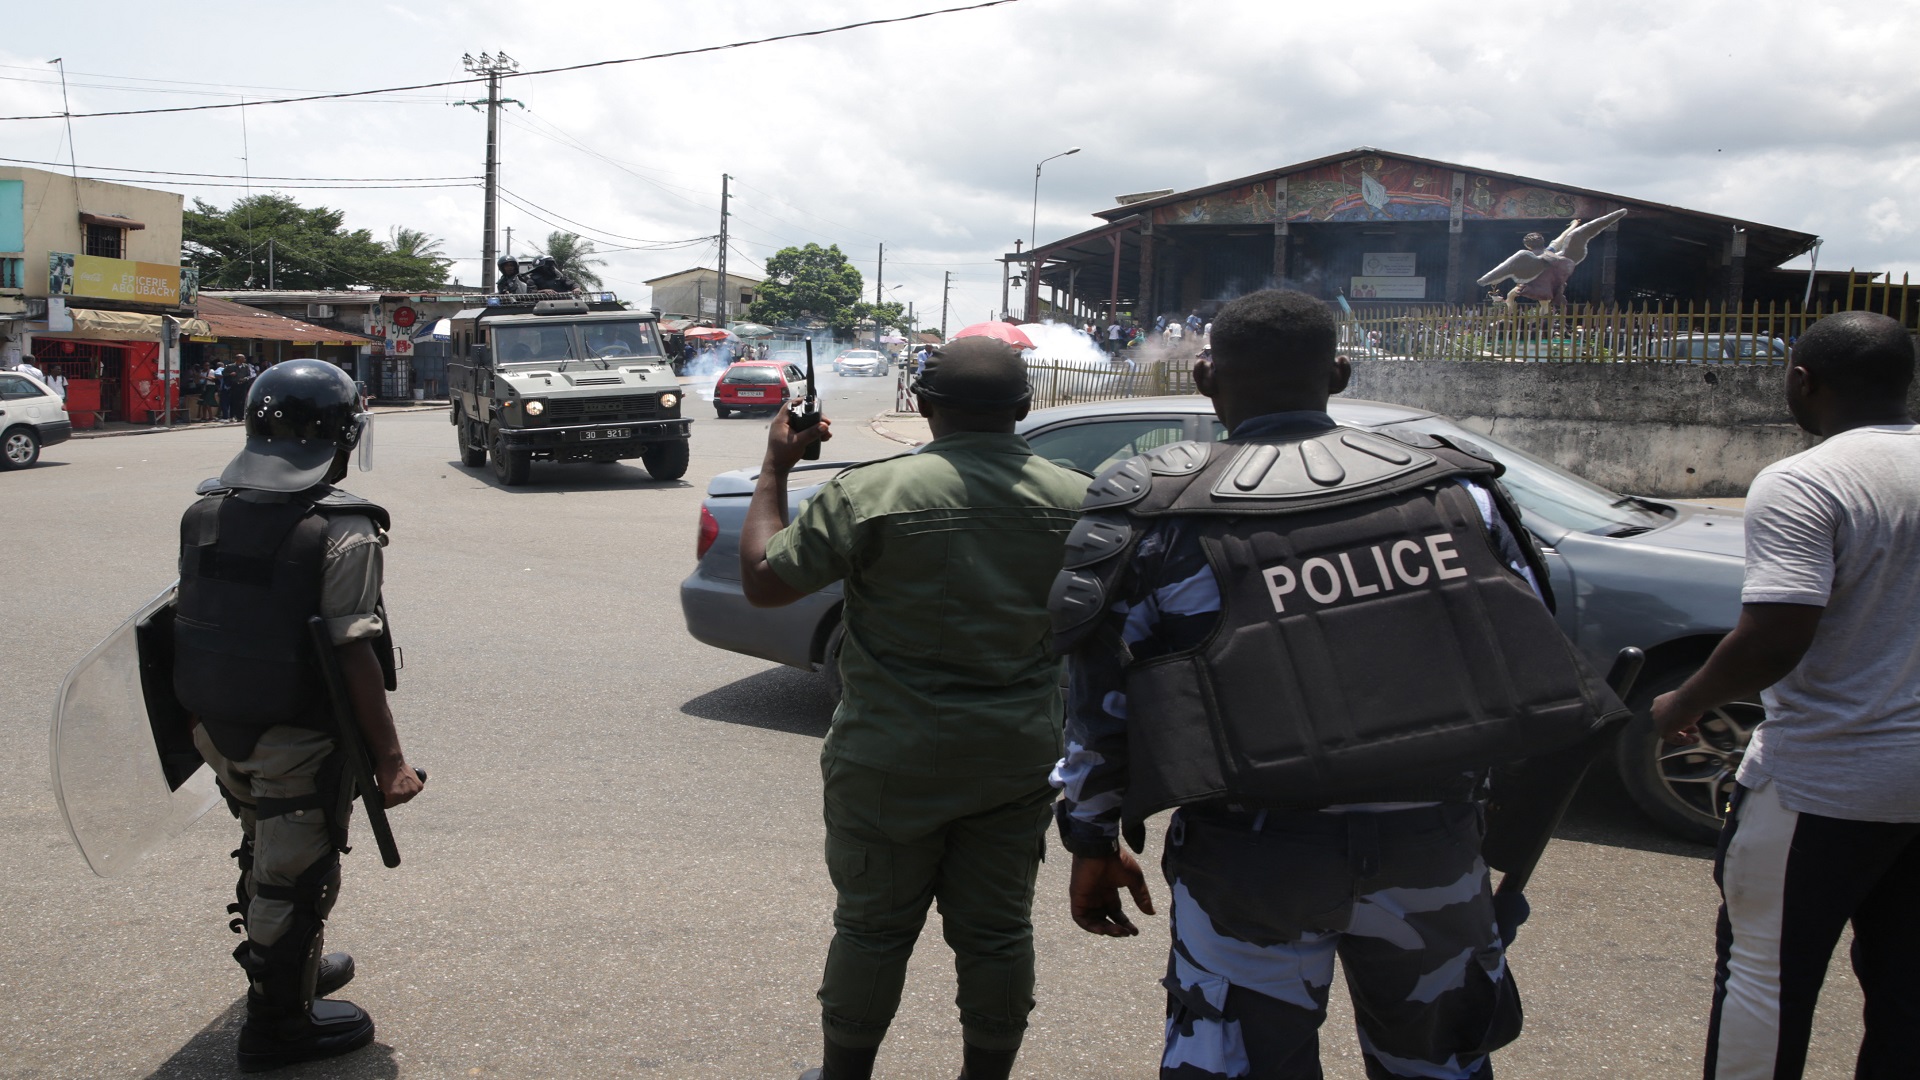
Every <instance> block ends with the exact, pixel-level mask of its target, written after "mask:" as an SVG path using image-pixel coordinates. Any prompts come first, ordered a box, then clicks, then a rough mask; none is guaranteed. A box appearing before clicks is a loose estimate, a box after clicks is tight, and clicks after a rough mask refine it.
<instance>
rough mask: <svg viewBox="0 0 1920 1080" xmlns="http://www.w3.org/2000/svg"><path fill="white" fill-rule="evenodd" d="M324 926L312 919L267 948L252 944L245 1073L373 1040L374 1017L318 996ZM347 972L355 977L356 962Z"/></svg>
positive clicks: (243, 1039) (243, 1040)
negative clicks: (251, 981) (322, 927)
mask: <svg viewBox="0 0 1920 1080" xmlns="http://www.w3.org/2000/svg"><path fill="white" fill-rule="evenodd" d="M320 942H321V928H320V924H319V920H317V919H316V920H313V921H311V922H309V923H306V924H305V925H303V926H300V927H298V928H296V929H295V930H294V931H291V932H289V933H288V934H287V935H286V936H285V937H283V938H281V939H280V940H279V941H276V942H274V943H273V944H272V945H270V946H267V947H265V948H261V947H259V946H251V945H250V947H249V948H248V949H247V952H246V954H245V958H244V959H243V960H242V961H241V963H242V965H243V966H245V967H246V969H247V972H248V974H249V975H251V976H252V977H253V983H252V985H251V986H249V987H248V988H247V1022H246V1023H245V1024H244V1025H242V1026H241V1028H240V1046H239V1063H240V1071H241V1072H249V1073H251V1072H265V1071H266V1070H268V1069H277V1068H279V1067H281V1066H282V1065H292V1064H294V1063H295V1062H299V1061H315V1060H318V1059H320V1058H330V1057H335V1056H338V1055H340V1054H346V1053H350V1052H352V1051H354V1050H358V1049H360V1048H361V1047H363V1046H365V1045H367V1044H368V1043H370V1042H372V1041H373V1018H372V1017H370V1016H368V1015H367V1014H366V1011H365V1010H363V1009H361V1008H360V1007H359V1006H357V1005H355V1004H353V1003H352V1002H350V1001H329V1000H327V999H325V998H319V997H316V996H315V990H316V989H317V987H316V983H317V981H318V979H319V975H320ZM347 974H348V977H349V978H350V977H351V976H352V966H351V963H349V964H348V965H347Z"/></svg>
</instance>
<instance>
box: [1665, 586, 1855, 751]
mask: <svg viewBox="0 0 1920 1080" xmlns="http://www.w3.org/2000/svg"><path fill="white" fill-rule="evenodd" d="M1825 610H1826V609H1825V608H1821V607H1815V606H1813V605H1811V604H1745V605H1742V606H1741V608H1740V621H1739V622H1738V623H1737V624H1735V626H1734V628H1733V632H1732V633H1730V634H1728V635H1727V636H1726V637H1724V638H1722V639H1721V640H1720V645H1719V647H1718V648H1716V649H1714V650H1713V655H1712V656H1710V657H1708V658H1707V662H1706V664H1704V665H1702V667H1701V668H1700V670H1699V671H1696V672H1694V673H1693V677H1692V678H1690V679H1688V680H1687V681H1686V682H1685V683H1683V684H1682V685H1681V687H1680V689H1678V690H1675V691H1673V692H1672V693H1669V694H1661V695H1660V696H1659V697H1657V698H1655V699H1654V701H1653V726H1654V730H1656V731H1658V732H1659V733H1660V734H1661V735H1662V736H1663V737H1664V738H1666V739H1668V740H1669V741H1684V740H1686V739H1690V738H1693V737H1694V734H1695V731H1694V725H1695V724H1697V723H1698V722H1699V720H1700V716H1701V714H1703V713H1705V712H1706V711H1707V710H1708V709H1711V708H1714V707H1716V706H1719V705H1724V704H1726V703H1727V702H1729V701H1737V700H1739V699H1741V698H1745V697H1750V696H1752V695H1754V694H1757V693H1759V692H1760V691H1762V690H1765V689H1766V688H1767V687H1769V686H1772V685H1773V684H1774V683H1777V682H1779V681H1780V680H1781V679H1784V678H1786V677H1787V674H1788V673H1789V672H1791V671H1792V670H1793V669H1794V668H1796V667H1798V666H1799V664H1800V659H1801V657H1804V656H1805V655H1806V654H1807V649H1808V648H1809V647H1811V646H1812V645H1813V635H1814V633H1815V631H1817V630H1819V628H1820V615H1821V613H1822V612H1824V611H1825Z"/></svg>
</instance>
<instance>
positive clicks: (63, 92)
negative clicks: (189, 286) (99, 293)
mask: <svg viewBox="0 0 1920 1080" xmlns="http://www.w3.org/2000/svg"><path fill="white" fill-rule="evenodd" d="M47 63H49V64H53V65H55V66H56V67H58V68H59V69H60V115H61V116H64V117H66V120H67V165H68V166H69V167H70V168H72V169H73V178H74V179H75V180H79V179H80V159H79V158H77V157H74V156H73V106H72V105H69V104H68V103H67V60H66V57H64V56H56V57H54V58H53V59H51V60H49V61H47ZM74 187H75V189H76V190H78V188H79V185H78V184H75V185H74ZM123 254H124V253H123Z"/></svg>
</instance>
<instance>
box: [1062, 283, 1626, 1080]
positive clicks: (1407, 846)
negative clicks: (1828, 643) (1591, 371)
mask: <svg viewBox="0 0 1920 1080" xmlns="http://www.w3.org/2000/svg"><path fill="white" fill-rule="evenodd" d="M1337 343H1338V328H1337V325H1336V324H1335V322H1334V319H1333V317H1332V315H1331V314H1330V313H1329V312H1328V310H1327V307H1326V305H1325V304H1323V303H1321V302H1320V301H1318V300H1315V299H1313V298H1311V297H1308V296H1305V295H1303V294H1301V293H1297V292H1289V291H1278V290H1273V291H1266V292H1259V293H1254V294H1252V295H1250V296H1246V297H1242V298H1241V299H1239V300H1236V301H1234V302H1233V303H1231V304H1229V305H1227V307H1226V308H1225V309H1224V310H1222V311H1221V312H1220V314H1219V316H1218V318H1216V319H1215V320H1214V326H1213V356H1212V358H1211V359H1210V360H1209V359H1201V360H1200V361H1199V362H1198V363H1196V364H1195V367H1194V378H1195V382H1196V383H1197V385H1198V387H1199V389H1200V391H1201V392H1202V393H1204V394H1206V395H1207V396H1209V397H1211V398H1212V399H1213V401H1214V405H1215V408H1216V409H1217V411H1218V414H1219V417H1220V419H1221V421H1222V422H1224V423H1225V425H1226V427H1227V429H1228V431H1229V432H1230V437H1229V438H1228V439H1227V441H1225V442H1220V443H1179V444H1175V445H1172V446H1169V447H1166V448H1163V449H1161V450H1159V451H1155V452H1153V453H1149V454H1147V455H1144V456H1142V457H1137V458H1134V459H1132V460H1130V461H1127V462H1123V463H1121V464H1119V465H1117V466H1115V467H1113V468H1112V469H1110V470H1108V471H1107V472H1106V473H1105V474H1103V475H1102V476H1101V477H1099V478H1098V479H1096V480H1095V481H1094V483H1093V485H1092V486H1091V487H1090V488H1089V490H1088V496H1087V502H1086V505H1085V508H1084V516H1083V518H1082V521H1081V523H1080V524H1079V526H1077V527H1076V529H1075V531H1074V533H1073V535H1072V538H1071V539H1069V541H1068V558H1067V569H1066V570H1065V571H1064V572H1063V573H1062V574H1061V577H1060V579H1059V581H1058V582H1057V583H1056V585H1055V589H1054V595H1053V603H1052V606H1053V609H1054V616H1055V628H1056V632H1057V638H1056V648H1057V649H1058V650H1060V651H1062V652H1070V653H1071V689H1070V691H1069V696H1068V706H1067V732H1066V737H1067V749H1066V755H1065V757H1064V758H1063V759H1062V760H1061V762H1060V764H1059V766H1058V768H1057V769H1056V772H1055V775H1054V780H1055V783H1056V784H1057V785H1058V786H1060V787H1061V788H1062V789H1063V791H1064V794H1065V798H1064V799H1063V800H1062V801H1061V802H1060V803H1059V804H1058V811H1059V823H1060V835H1061V839H1062V841H1063V842H1064V844H1065V846H1066V847H1067V849H1068V850H1069V851H1070V852H1072V854H1073V857H1074V858H1073V871H1072V884H1071V905H1072V913H1073V918H1074V921H1075V922H1077V923H1078V924H1079V925H1080V926H1081V927H1082V928H1083V929H1086V930H1088V931H1089V932H1092V933H1096V934H1107V935H1115V936H1121V935H1130V934H1136V933H1138V930H1137V929H1136V928H1135V927H1134V925H1133V923H1132V922H1131V921H1130V919H1129V918H1128V916H1127V915H1126V914H1125V913H1124V912H1123V910H1122V908H1121V903H1120V897H1119V891H1120V890H1121V889H1123V888H1124V889H1127V890H1129V891H1130V892H1131V893H1132V895H1133V900H1134V903H1135V904H1136V905H1137V906H1138V907H1139V908H1140V909H1141V910H1142V911H1145V912H1147V913H1149V914H1151V913H1152V912H1153V901H1152V897H1151V896H1150V895H1149V893H1148V890H1147V885H1146V881H1145V878H1144V876H1143V875H1142V874H1141V871H1140V868H1139V866H1138V864H1137V863H1136V862H1135V861H1134V859H1133V856H1132V855H1131V854H1129V853H1128V851H1127V850H1126V848H1123V847H1121V846H1120V844H1119V843H1118V841H1119V839H1120V838H1121V837H1125V838H1126V840H1127V841H1128V845H1129V846H1130V847H1131V848H1132V849H1133V850H1134V851H1138V850H1140V847H1141V844H1142V841H1143V839H1144V828H1143V823H1144V821H1145V819H1146V818H1147V817H1148V816H1150V815H1152V814H1154V813H1156V812H1158V811H1160V810H1164V809H1168V808H1170V807H1177V808H1178V809H1177V810H1176V812H1175V813H1174V815H1173V818H1172V821H1171V823H1170V826H1169V829H1168V834H1167V844H1166V854H1165V859H1164V863H1163V870H1164V873H1165V877H1166V880H1167V883H1168V886H1169V888H1170V889H1171V892H1172V905H1171V907H1172V911H1171V922H1172V930H1173V948H1172V950H1171V953H1170V955H1169V960H1168V972H1167V977H1166V979H1165V980H1164V985H1165V986H1166V987H1167V1015H1168V1023H1167V1029H1166V1045H1165V1053H1164V1056H1163V1057H1162V1061H1161V1076H1162V1077H1164V1078H1169V1080H1189V1078H1195V1080H1197V1078H1203V1077H1207V1078H1211V1077H1254V1078H1288V1080H1292V1078H1310V1077H1311V1078H1317V1077H1319V1076H1320V1075H1321V1072H1320V1063H1319V1049H1318V1029H1319V1027H1320V1024H1321V1022H1322V1021H1323V1020H1324V1019H1325V1017H1326V1006H1327V993H1328V989H1329V984H1330V983H1331V980H1332V976H1333V969H1334V959H1335V957H1336V956H1337V957H1338V958H1339V959H1340V960H1341V962H1342V965H1343V967H1344V969H1345V971H1346V977H1347V986H1348V991H1349V993H1350V994H1351V996H1352V998H1353V1004H1354V1013H1355V1016H1356V1019H1357V1022H1358V1027H1359V1033H1360V1043H1361V1050H1362V1053H1363V1055H1364V1057H1365V1059H1366V1068H1367V1075H1368V1077H1370V1078H1373V1080H1379V1078H1383V1077H1421V1078H1425V1080H1467V1078H1474V1080H1483V1078H1487V1077H1490V1076H1491V1075H1492V1065H1491V1059H1490V1057H1489V1055H1490V1054H1491V1052H1492V1051H1493V1050H1495V1049H1497V1048H1498V1047H1500V1046H1503V1045H1505V1044H1506V1043H1508V1042H1510V1041H1512V1040H1513V1039H1514V1038H1515V1037H1516V1036H1517V1035H1518V1034H1519V1029H1520V1008H1519V998H1518V995H1517V993H1516V991H1515V989H1514V985H1513V977H1512V974H1511V973H1510V972H1509V971H1508V969H1507V966H1506V962H1505V954H1504V948H1503V945H1502V942H1501V940H1500V937H1499V935H1498V933H1497V932H1496V928H1495V911H1494V903H1493V896H1492V892H1491V890H1490V889H1489V878H1488V872H1487V867H1486V865H1485V863H1484V862H1483V861H1482V858H1481V853H1480V848H1481V839H1482V835H1483V824H1482V815H1481V811H1480V806H1479V804H1478V802H1477V799H1478V797H1479V796H1480V795H1481V794H1482V790H1483V783H1484V780H1485V777H1486V775H1487V772H1488V770H1489V767H1490V766H1492V765H1493V764H1495V763H1496V762H1500V761H1504V760H1509V759H1513V758H1520V757H1527V756H1530V755H1533V754H1535V753H1540V752H1544V751H1548V750H1553V749H1558V748H1561V747H1565V746H1568V745H1570V744H1573V743H1576V742H1578V741H1579V740H1581V739H1582V738H1584V737H1586V736H1587V735H1588V734H1589V733H1590V732H1592V731H1594V730H1595V728H1596V725H1597V723H1598V717H1599V712H1600V707H1601V703H1602V695H1603V694H1604V688H1603V687H1601V686H1600V685H1599V684H1598V682H1597V681H1596V680H1593V679H1591V678H1590V677H1589V675H1588V674H1587V673H1586V671H1585V668H1584V667H1583V666H1582V665H1581V664H1580V662H1579V661H1578V660H1577V658H1576V657H1575V655H1574V653H1573V650H1572V646H1571V645H1570V644H1569V643H1568V642H1567V640H1566V638H1565V637H1564V635H1562V634H1561V632H1560V631H1559V630H1558V629H1557V628H1556V626H1555V624H1554V621H1553V618H1552V615H1551V613H1550V609H1549V606H1548V602H1550V597H1549V596H1548V595H1547V594H1546V591H1545V590H1546V581H1547V577H1546V572H1545V569H1544V567H1543V565H1542V563H1541V562H1540V556H1539V553H1538V552H1537V551H1536V550H1535V549H1534V548H1533V546H1532V543H1531V541H1530V540H1529V539H1528V535H1527V533H1526V532H1525V531H1524V530H1523V529H1522V528H1521V526H1520V523H1519V516H1518V513H1517V512H1516V510H1515V509H1514V507H1513V506H1512V504H1511V503H1510V502H1509V501H1508V499H1507V497H1506V495H1505V493H1504V491H1503V490H1502V488H1501V487H1500V485H1499V484H1498V483H1497V482H1496V481H1495V478H1496V477H1497V476H1498V474H1499V468H1498V466H1497V465H1495V464H1494V463H1493V462H1491V461H1490V460H1487V459H1486V458H1485V457H1483V451H1480V450H1478V449H1477V448H1476V447H1474V446H1472V445H1470V444H1467V443H1465V442H1464V441H1460V442H1457V443H1448V442H1446V441H1443V440H1440V439H1437V438H1434V437H1432V436H1424V435H1420V434H1418V433H1414V432H1410V431H1408V432H1401V431H1398V430H1396V429H1395V428H1393V427H1388V428H1386V429H1383V431H1382V432H1378V433H1376V432H1371V431H1361V430H1356V429H1352V428H1346V427H1342V426H1340V425H1338V424H1336V423H1335V422H1334V420H1333V419H1332V418H1331V417H1330V416H1329V415H1328V413H1327V399H1328V396H1329V395H1331V394H1335V393H1338V392H1340V391H1341V390H1342V389H1344V388H1345V387H1346V384H1347V379H1348V376H1349V374H1350V372H1349V369H1348V366H1347V363H1346V360H1345V359H1344V358H1340V357H1338V356H1337V355H1336V347H1337Z"/></svg>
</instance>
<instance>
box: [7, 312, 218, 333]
mask: <svg viewBox="0 0 1920 1080" xmlns="http://www.w3.org/2000/svg"><path fill="white" fill-rule="evenodd" d="M68 311H69V312H70V313H71V314H72V315H73V329H72V330H69V331H64V332H48V331H45V330H36V331H34V335H33V336H34V337H53V338H82V339H85V340H88V341H159V340H160V319H161V316H159V315H146V314H142V313H140V312H136V311H96V310H94V309H93V308H69V309H68ZM212 332H213V331H212V330H211V329H210V328H209V327H208V325H207V324H206V323H205V322H204V321H202V320H200V319H181V320H180V335H181V336H182V337H187V336H191V335H194V334H199V335H202V336H204V335H207V334H210V333H212Z"/></svg>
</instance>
